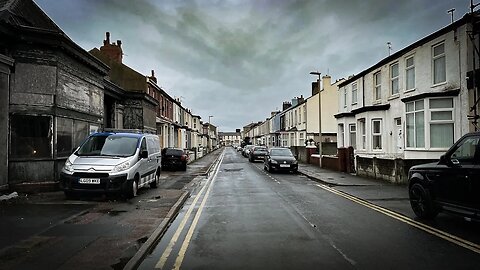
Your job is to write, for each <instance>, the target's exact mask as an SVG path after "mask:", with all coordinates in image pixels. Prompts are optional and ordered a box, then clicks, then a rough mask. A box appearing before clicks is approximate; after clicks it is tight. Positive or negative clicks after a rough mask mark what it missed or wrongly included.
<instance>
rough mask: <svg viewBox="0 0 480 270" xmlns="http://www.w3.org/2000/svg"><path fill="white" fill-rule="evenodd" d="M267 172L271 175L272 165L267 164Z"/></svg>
mask: <svg viewBox="0 0 480 270" xmlns="http://www.w3.org/2000/svg"><path fill="white" fill-rule="evenodd" d="M268 172H269V173H272V172H273V169H272V165H270V164H268Z"/></svg>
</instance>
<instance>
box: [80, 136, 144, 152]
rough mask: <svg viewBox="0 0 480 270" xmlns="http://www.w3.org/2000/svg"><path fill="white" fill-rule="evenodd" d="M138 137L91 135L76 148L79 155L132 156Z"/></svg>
mask: <svg viewBox="0 0 480 270" xmlns="http://www.w3.org/2000/svg"><path fill="white" fill-rule="evenodd" d="M137 145H138V138H135V137H129V136H123V135H105V136H92V137H89V138H88V139H87V141H86V142H85V143H83V144H82V146H81V147H80V148H79V149H78V151H77V154H78V155H79V156H119V157H128V156H133V155H134V154H135V151H136V150H137Z"/></svg>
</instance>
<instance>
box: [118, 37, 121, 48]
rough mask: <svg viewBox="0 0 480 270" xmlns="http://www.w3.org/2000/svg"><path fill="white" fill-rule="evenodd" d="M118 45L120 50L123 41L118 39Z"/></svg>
mask: <svg viewBox="0 0 480 270" xmlns="http://www.w3.org/2000/svg"><path fill="white" fill-rule="evenodd" d="M117 44H118V47H120V48H121V47H122V41H121V40H119V39H118V40H117Z"/></svg>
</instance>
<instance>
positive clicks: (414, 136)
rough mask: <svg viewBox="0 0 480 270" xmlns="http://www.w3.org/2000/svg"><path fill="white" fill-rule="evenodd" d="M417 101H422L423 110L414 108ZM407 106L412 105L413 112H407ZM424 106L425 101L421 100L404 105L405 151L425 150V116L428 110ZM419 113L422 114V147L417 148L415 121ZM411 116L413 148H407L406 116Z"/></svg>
mask: <svg viewBox="0 0 480 270" xmlns="http://www.w3.org/2000/svg"><path fill="white" fill-rule="evenodd" d="M419 101H422V102H423V108H422V109H417V107H416V105H415V104H416V103H417V102H419ZM408 104H413V111H407V106H408ZM425 108H426V106H425V99H423V100H414V101H410V102H407V103H405V149H407V150H408V149H427V121H426V120H425V119H426V114H427V113H428V110H426V109H425ZM419 113H423V147H422V146H420V147H419V146H418V145H419V144H418V142H417V125H416V123H417V121H416V118H417V117H418V116H417V115H418V114H419ZM410 114H411V115H413V138H412V140H413V146H409V145H408V138H409V137H408V136H409V135H408V134H409V130H408V115H410Z"/></svg>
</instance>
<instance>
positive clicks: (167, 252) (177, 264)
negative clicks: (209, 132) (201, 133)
mask: <svg viewBox="0 0 480 270" xmlns="http://www.w3.org/2000/svg"><path fill="white" fill-rule="evenodd" d="M223 157H224V153H222V154H221V156H220V158H219V159H218V162H217V164H216V165H215V166H216V167H215V169H214V171H215V173H214V174H212V175H211V176H210V177H209V178H208V179H207V182H206V183H205V185H204V186H203V187H202V189H201V190H200V192H198V194H197V195H196V196H195V199H194V200H193V202H192V204H191V205H190V207H189V208H188V210H187V213H185V216H184V217H183V219H182V221H181V222H180V225H179V226H178V228H177V230H176V231H175V234H174V235H173V237H172V239H171V240H170V242H169V243H168V245H167V247H166V248H165V251H164V252H163V254H162V256H161V257H160V259H159V260H158V262H157V264H156V265H155V268H159V269H163V268H164V266H165V263H166V262H167V259H168V257H169V256H170V254H171V253H172V250H173V247H174V246H175V244H176V243H177V241H178V239H179V238H180V234H181V233H182V231H183V229H184V228H185V226H186V224H187V221H188V219H189V218H190V216H191V214H192V212H193V209H194V208H195V206H196V205H197V202H198V200H199V199H200V197H202V195H203V192H204V191H205V190H207V192H206V193H205V196H204V197H203V199H202V202H201V203H200V206H199V208H198V211H197V213H196V214H195V217H194V218H193V222H192V224H191V225H190V228H189V230H188V232H187V235H186V237H185V240H183V243H182V246H181V247H180V250H179V252H178V255H177V258H176V260H175V264H174V266H173V269H180V266H181V265H182V262H183V260H184V258H185V253H186V252H187V249H188V246H189V244H190V241H191V239H192V236H193V232H194V231H195V228H196V226H197V224H198V220H199V219H200V216H201V215H202V211H203V208H204V207H205V203H206V202H207V199H208V197H209V195H210V190H211V189H212V186H213V183H214V181H215V179H216V177H217V174H218V171H219V169H220V164H221V163H222V161H223ZM207 187H208V188H207Z"/></svg>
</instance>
